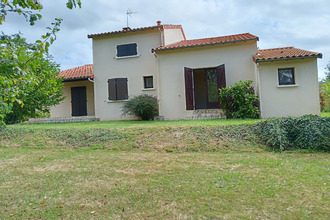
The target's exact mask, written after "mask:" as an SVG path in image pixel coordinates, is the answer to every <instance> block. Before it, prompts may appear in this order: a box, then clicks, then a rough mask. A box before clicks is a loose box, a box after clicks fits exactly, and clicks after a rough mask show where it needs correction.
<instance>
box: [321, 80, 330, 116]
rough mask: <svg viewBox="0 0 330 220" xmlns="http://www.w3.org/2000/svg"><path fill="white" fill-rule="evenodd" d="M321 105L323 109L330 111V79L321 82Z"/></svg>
mask: <svg viewBox="0 0 330 220" xmlns="http://www.w3.org/2000/svg"><path fill="white" fill-rule="evenodd" d="M320 105H321V111H323V112H330V79H326V80H324V81H322V82H321V83H320Z"/></svg>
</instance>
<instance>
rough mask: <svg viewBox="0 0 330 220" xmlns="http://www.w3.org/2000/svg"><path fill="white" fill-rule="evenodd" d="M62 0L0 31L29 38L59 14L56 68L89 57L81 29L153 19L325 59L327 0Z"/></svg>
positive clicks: (191, 33)
mask: <svg viewBox="0 0 330 220" xmlns="http://www.w3.org/2000/svg"><path fill="white" fill-rule="evenodd" d="M65 3H66V0H58V1H46V0H43V1H42V4H44V9H43V10H42V14H43V19H42V20H41V21H40V22H38V23H37V24H36V25H35V26H34V27H30V26H29V25H28V23H26V22H25V20H24V18H23V17H21V16H14V15H10V16H9V17H8V19H7V22H6V23H5V25H2V26H0V27H1V31H4V32H5V33H17V32H18V31H21V32H23V33H24V36H25V37H27V38H28V39H30V40H31V41H34V40H36V39H37V38H39V37H40V36H41V35H42V34H44V33H45V31H46V30H45V28H46V27H47V26H49V25H50V23H51V22H52V21H53V19H54V18H55V17H60V18H63V23H62V25H61V31H60V32H59V34H58V38H57V41H56V43H55V44H54V45H53V46H52V48H51V50H50V51H51V53H52V54H53V55H54V57H55V60H56V62H58V63H60V64H61V69H67V68H72V67H76V66H79V65H83V64H88V63H92V40H91V39H88V38H87V34H92V33H101V32H108V31H115V30H120V29H122V28H123V27H125V26H126V25H127V24H126V22H127V16H126V11H127V9H128V8H130V9H132V10H133V11H135V12H138V13H136V14H133V15H132V16H131V17H129V25H130V26H131V27H133V28H136V27H145V26H152V25H155V24H156V21H157V20H161V21H162V22H163V23H166V24H182V26H183V28H184V31H185V33H186V36H187V38H188V39H193V38H203V37H211V36H221V35H227V34H237V33H245V32H250V33H252V34H254V35H257V36H259V37H260V41H259V43H258V46H259V47H260V48H273V47H282V46H295V47H297V48H301V49H306V50H311V51H316V52H321V53H323V59H319V60H318V62H319V66H318V67H319V74H320V76H321V77H324V67H325V66H326V64H327V63H328V62H329V60H330V46H329V45H330V38H329V36H330V22H329V21H330V14H329V12H328V10H329V6H330V3H329V1H328V0H318V1H310V0H300V1H296V0H267V1H265V0H249V1H246V0H194V1H191V0H180V1H177V0H139V1H133V0H126V1H122V0H111V1H109V0H93V1H88V0H82V8H81V9H73V10H69V9H67V8H66V7H65Z"/></svg>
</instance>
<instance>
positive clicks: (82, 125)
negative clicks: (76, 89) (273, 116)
mask: <svg viewBox="0 0 330 220" xmlns="http://www.w3.org/2000/svg"><path fill="white" fill-rule="evenodd" d="M260 120H261V119H220V120H219V119H210V120H177V121H168V120H166V121H97V122H76V123H65V124H63V123H53V124H24V123H23V124H16V125H9V127H15V128H29V129H34V128H35V129H49V128H60V129H61V128H77V129H91V128H93V129H95V128H105V129H109V128H137V127H139V128H150V127H196V126H224V125H240V124H253V123H257V122H259V121H260Z"/></svg>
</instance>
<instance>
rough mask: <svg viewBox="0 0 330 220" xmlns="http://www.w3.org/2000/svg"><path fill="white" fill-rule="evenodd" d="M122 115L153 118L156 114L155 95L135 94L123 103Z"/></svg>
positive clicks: (156, 103)
mask: <svg viewBox="0 0 330 220" xmlns="http://www.w3.org/2000/svg"><path fill="white" fill-rule="evenodd" d="M122 111H123V114H122V115H123V116H125V115H133V116H136V117H138V118H140V119H141V120H153V117H154V116H156V115H158V100H157V97H155V96H152V95H147V94H142V95H137V96H134V97H132V98H131V99H130V100H128V101H127V102H125V103H124V105H123V107H122Z"/></svg>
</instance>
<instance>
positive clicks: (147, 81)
mask: <svg viewBox="0 0 330 220" xmlns="http://www.w3.org/2000/svg"><path fill="white" fill-rule="evenodd" d="M143 79H144V88H145V89H152V88H154V78H153V76H144V77H143Z"/></svg>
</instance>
